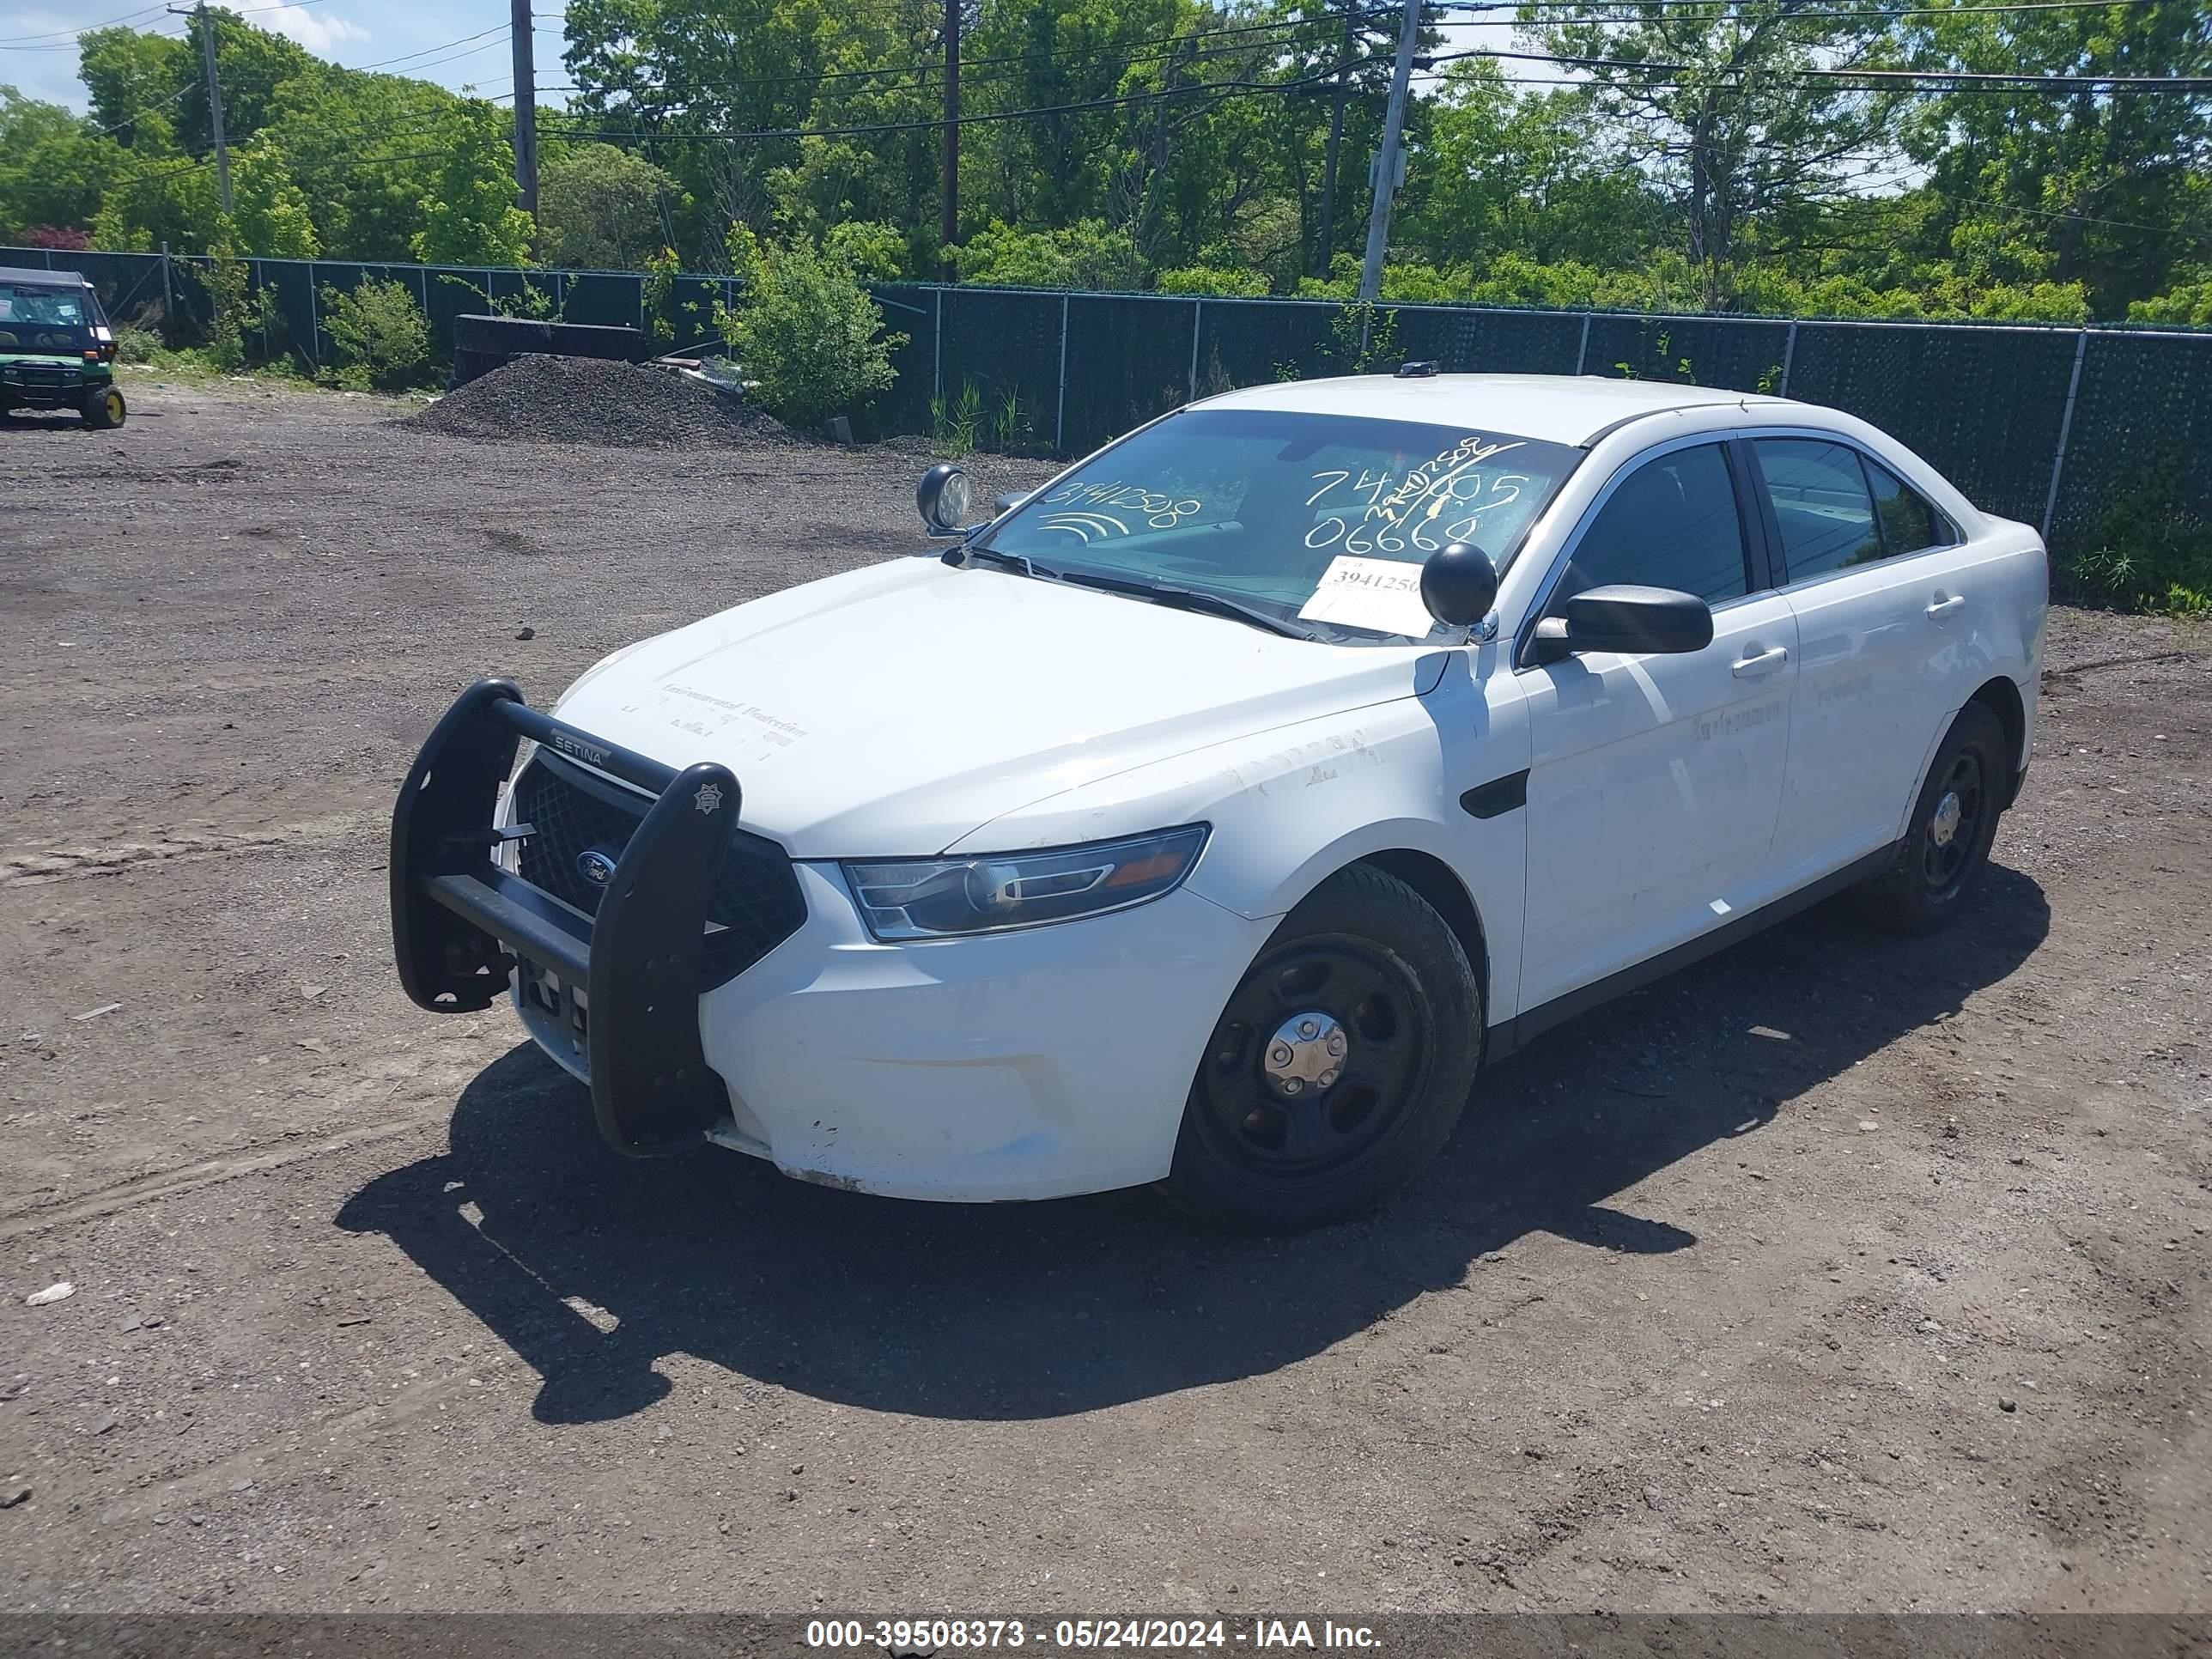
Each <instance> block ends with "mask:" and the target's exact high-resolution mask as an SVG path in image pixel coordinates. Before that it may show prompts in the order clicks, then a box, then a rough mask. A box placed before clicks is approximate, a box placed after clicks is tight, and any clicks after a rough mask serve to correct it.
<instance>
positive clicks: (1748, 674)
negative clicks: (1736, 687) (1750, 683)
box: [1735, 645, 1790, 680]
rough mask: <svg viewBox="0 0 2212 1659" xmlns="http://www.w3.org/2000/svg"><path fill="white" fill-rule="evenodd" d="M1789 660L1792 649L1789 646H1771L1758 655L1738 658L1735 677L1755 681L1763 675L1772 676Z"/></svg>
mask: <svg viewBox="0 0 2212 1659" xmlns="http://www.w3.org/2000/svg"><path fill="white" fill-rule="evenodd" d="M1789 660H1790V647H1788V646H1786V645H1777V646H1770V647H1768V648H1767V649H1765V650H1764V651H1761V652H1759V653H1757V654H1756V655H1753V656H1749V657H1738V658H1737V659H1735V677H1736V678H1738V679H1740V680H1755V679H1757V678H1759V676H1760V675H1761V674H1771V673H1772V672H1773V671H1775V670H1776V669H1778V668H1779V667H1781V666H1782V665H1783V664H1784V663H1785V662H1788V661H1789Z"/></svg>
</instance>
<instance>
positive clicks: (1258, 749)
mask: <svg viewBox="0 0 2212 1659" xmlns="http://www.w3.org/2000/svg"><path fill="white" fill-rule="evenodd" d="M1494 651H1495V647H1483V650H1482V655H1483V656H1484V657H1486V658H1487V657H1489V656H1490V655H1492V653H1494ZM1473 654H1474V653H1469V652H1466V651H1458V652H1454V653H1450V659H1449V662H1448V663H1447V664H1446V665H1445V668H1444V672H1443V675H1442V677H1441V678H1440V682H1439V684H1437V689H1436V690H1434V691H1432V692H1431V693H1430V694H1428V695H1426V696H1418V697H1404V698H1401V699H1398V700H1397V701H1395V702H1389V703H1383V704H1379V705H1374V706H1370V707H1369V708H1360V709H1355V710H1352V711H1350V712H1347V713H1345V714H1332V715H1328V716H1325V717H1321V718H1316V719H1314V720H1306V721H1303V722H1300V723H1298V724H1296V725H1292V726H1279V727H1275V728H1273V729H1272V730H1269V731H1267V732H1258V733H1255V734H1253V735H1251V736H1249V737H1244V738H1235V739H1231V740H1229V741H1225V742H1222V743H1217V744H1208V745H1206V746H1205V747H1203V748H1200V749H1195V750H1190V751H1188V752H1187V753H1185V754H1182V755H1179V756H1176V757H1171V758H1168V759H1164V760H1160V761H1157V762H1153V763H1151V764H1149V765H1146V766H1143V767H1139V768H1137V769H1133V770H1131V771H1127V772H1124V773H1121V774H1119V775H1115V776H1113V777H1110V778H1104V779H1101V780H1099V781H1097V782H1095V783H1091V784H1087V785H1083V786H1080V787H1076V788H1073V789H1070V790H1067V791H1065V792H1063V793H1060V794H1057V795H1054V796H1051V797H1048V798H1047V799H1043V800H1041V801H1038V802H1036V803H1035V804H1034V805H1030V806H1027V807H1024V808H1021V809H1019V810H1017V811H1012V812H1008V813H1006V814H1004V815H1002V816H1001V817H997V818H994V819H993V820H992V821H991V822H990V823H987V824H985V825H983V826H982V827H981V828H980V829H976V830H975V831H973V832H972V833H971V834H969V836H965V837H963V840H962V841H961V842H959V843H958V844H957V846H956V847H954V848H951V849H948V850H950V851H951V852H954V853H963V852H972V853H979V854H980V853H1000V852H1013V851H1018V850H1019V849H1021V848H1027V847H1061V846H1070V845H1074V844H1077V843H1080V842H1086V841H1097V840H1101V839H1104V838H1107V837H1109V836H1120V835H1127V834H1133V833H1136V832H1139V831H1141V830H1145V829H1165V828H1168V827H1170V826H1172V825H1175V824H1181V823H1206V824H1208V825H1210V826H1211V829H1212V834H1211V835H1210V836H1209V837H1208V839H1207V842H1206V849H1205V851H1204V852H1203V853H1202V854H1200V858H1199V861H1198V865H1197V866H1196V868H1194V870H1193V871H1192V872H1191V874H1190V877H1189V878H1188V882H1187V883H1186V885H1187V887H1188V890H1190V891H1191V892H1193V893H1195V894H1197V895H1198V896H1200V897H1202V898H1205V899H1206V900H1208V901H1210V902H1212V903H1215V904H1218V905H1220V906H1221V907H1223V908H1225V909H1228V910H1231V911H1234V912H1235V913H1236V914H1237V915H1242V916H1245V917H1247V918H1250V919H1254V920H1262V919H1266V918H1269V917H1275V916H1281V915H1285V914H1287V913H1288V912H1289V911H1290V910H1291V909H1292V908H1295V907H1296V906H1297V903H1298V902H1299V901H1300V900H1301V899H1303V898H1304V897H1305V896H1306V895H1307V894H1309V893H1310V892H1311V891H1313V890H1314V889H1315V888H1316V887H1318V886H1319V885H1320V884H1322V882H1323V881H1325V880H1326V879H1328V877H1329V876H1330V875H1332V874H1333V873H1334V872H1336V871H1338V870H1340V869H1342V868H1344V867H1345V866H1346V865H1349V864H1353V863H1356V862H1358V860H1361V859H1364V858H1368V857H1370V856H1372V855H1374V854H1379V853H1386V852H1395V851H1411V852H1414V853H1419V854H1426V855H1427V856H1429V857H1431V858H1433V859H1435V860H1437V861H1438V862H1440V863H1441V864H1443V866H1446V867H1447V868H1448V869H1449V871H1450V872H1452V873H1453V875H1454V876H1455V877H1456V878H1458V880H1459V882H1460V884H1462V887H1464V888H1465V890H1467V894H1468V898H1469V899H1470V900H1471V902H1473V905H1474V910H1475V914H1476V917H1477V920H1478V923H1479V925H1480V928H1481V929H1482V933H1483V936H1484V939H1485V940H1486V943H1487V945H1488V949H1489V954H1490V958H1491V960H1490V963H1489V964H1488V969H1489V971H1488V975H1487V980H1488V982H1489V984H1490V986H1491V997H1492V1009H1491V1018H1492V1020H1496V1019H1498V1018H1507V1017H1510V1014H1511V1013H1512V1012H1514V1005H1515V1003H1516V1000H1517V981H1518V977H1519V964H1520V959H1521V946H1520V932H1521V906H1522V885H1523V883H1524V880H1525V878H1526V874H1527V842H1526V829H1525V823H1526V818H1527V813H1526V811H1525V810H1523V809H1522V807H1521V806H1520V805H1519V804H1518V801H1517V799H1515V790H1516V785H1518V784H1522V783H1525V781H1526V773H1527V769H1528V757H1529V752H1530V750H1529V740H1528V726H1527V720H1526V713H1525V708H1524V706H1523V704H1522V700H1521V698H1520V696H1519V693H1518V690H1517V688H1516V687H1515V686H1514V685H1513V684H1512V677H1511V676H1510V675H1505V676H1503V677H1498V676H1485V675H1483V674H1482V673H1481V670H1482V669H1483V668H1484V667H1486V666H1487V664H1486V663H1477V662H1471V660H1470V659H1471V657H1472V656H1473ZM1501 678H1502V680H1503V682H1504V684H1497V682H1498V680H1499V679H1501ZM1463 796H1471V797H1474V805H1471V806H1470V805H1462V797H1463ZM1482 966H1483V964H1480V963H1478V964H1477V967H1478V969H1480V968H1481V967H1482Z"/></svg>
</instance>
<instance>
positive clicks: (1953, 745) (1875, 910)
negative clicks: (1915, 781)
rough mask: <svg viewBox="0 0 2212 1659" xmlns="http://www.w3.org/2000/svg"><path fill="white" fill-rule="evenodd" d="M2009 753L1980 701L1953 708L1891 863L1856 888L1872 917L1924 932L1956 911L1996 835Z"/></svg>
mask: <svg viewBox="0 0 2212 1659" xmlns="http://www.w3.org/2000/svg"><path fill="white" fill-rule="evenodd" d="M2011 752H2012V746H2011V744H2009V743H2008V742H2007V741H2006V738H2005V732H2004V726H2002V724H2001V723H2000V722H1999V721H1998V720H1997V717H1996V715H1995V714H1992V713H1990V710H1989V708H1988V707H1987V706H1986V705H1985V704H1983V703H1979V702H1970V703H1968V704H1967V705H1966V707H1965V708H1962V709H1960V711H1959V717H1958V719H1956V720H1953V721H1952V722H1951V729H1950V730H1949V731H1948V732H1945V733H1944V734H1943V742H1942V747H1940V748H1939V749H1937V750H1936V761H1935V763H1934V764H1933V765H1932V766H1930V767H1929V769H1928V776H1927V778H1926V780H1925V781H1923V783H1922V784H1921V786H1920V798H1919V799H1917V800H1916V801H1915V802H1914V803H1913V805H1912V820H1911V823H1909V824H1908V825H1907V826H1906V828H1905V840H1904V842H1903V843H1902V844H1901V845H1900V846H1899V848H1898V852H1897V859H1896V861H1895V862H1894V863H1893V864H1892V865H1891V866H1890V867H1889V868H1888V869H1887V870H1886V871H1884V872H1882V873H1881V875H1879V876H1877V877H1875V878H1874V879H1873V880H1872V881H1870V882H1869V883H1868V884H1867V885H1866V887H1865V888H1864V890H1863V892H1864V896H1865V901H1866V908H1867V910H1868V912H1869V915H1871V916H1872V917H1873V919H1874V920H1875V921H1876V922H1878V923H1880V924H1881V926H1883V927H1887V928H1889V929H1890V930H1891V931H1892V932H1893V933H1934V932H1935V931H1936V929H1937V928H1939V927H1942V926H1943V925H1944V924H1945V923H1947V922H1948V921H1950V920H1951V918H1952V917H1953V916H1954V915H1957V914H1958V913H1959V910H1960V903H1961V902H1962V901H1963V900H1964V899H1965V898H1966V895H1967V893H1968V892H1969V891H1971V890H1972V887H1973V884H1974V881H1975V878H1977V877H1978V876H1979V875H1980V874H1981V872H1982V867H1983V866H1984V865H1985V864H1987V863H1988V862H1989V857H1990V842H1992V841H1994V840H1996V833H1997V814H1998V813H1999V811H2002V808H2003V803H2004V799H2005V794H2006V791H2007V788H2008V785H2009V784H2010V782H2011V774H2010V773H2009V771H2008V766H2009V764H2010V760H2011Z"/></svg>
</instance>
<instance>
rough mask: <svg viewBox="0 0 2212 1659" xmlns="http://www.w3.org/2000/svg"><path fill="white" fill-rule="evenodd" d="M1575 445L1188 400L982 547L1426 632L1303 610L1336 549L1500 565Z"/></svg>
mask: <svg viewBox="0 0 2212 1659" xmlns="http://www.w3.org/2000/svg"><path fill="white" fill-rule="evenodd" d="M1579 458H1580V452H1579V451H1577V450H1575V449H1572V448H1570V447H1566V446H1565V445H1561V444H1553V443H1545V442H1541V441H1538V440H1535V439H1531V438H1523V437H1519V436H1516V435H1512V434H1510V433H1498V432H1487V431H1481V430H1469V429H1467V428H1452V427H1445V426H1438V425H1435V424H1432V423H1429V422H1407V421H1383V420H1372V419H1358V418H1351V417H1346V416H1334V415H1324V414H1316V413H1301V412H1285V411H1281V410H1237V409H1194V410H1187V411H1185V412H1183V413H1182V414H1178V415H1172V416H1169V417H1168V418H1167V419H1166V420H1164V421H1161V422H1157V423H1156V424H1154V425H1152V426H1151V427H1148V428H1145V429H1144V430H1142V431H1140V432H1139V433H1136V434H1135V435H1133V436H1131V437H1129V438H1127V439H1126V440H1124V441H1122V442H1121V443H1120V444H1117V445H1115V447H1112V448H1110V449H1109V450H1107V451H1105V452H1104V453H1102V454H1100V455H1098V456H1097V457H1096V458H1094V459H1092V460H1091V461H1090V462H1089V463H1087V464H1086V465H1082V466H1079V467H1078V468H1077V469H1075V471H1072V472H1070V473H1067V474H1066V475H1065V476H1063V477H1060V478H1058V479H1056V480H1054V482H1053V483H1051V484H1049V485H1048V486H1047V487H1046V488H1045V489H1043V490H1042V492H1041V493H1040V494H1038V495H1035V496H1033V497H1031V498H1030V501H1027V502H1026V503H1024V505H1023V506H1022V507H1020V508H1019V509H1018V511H1016V512H1015V513H1013V514H1012V515H1011V516H1010V517H1009V518H1008V519H1007V520H1006V521H1005V522H1004V523H1002V524H1000V525H999V526H997V527H996V528H994V530H992V531H991V532H989V533H988V535H987V538H985V539H984V540H983V541H982V542H981V543H980V544H979V545H980V546H981V547H983V548H985V549H987V550H990V551H993V552H998V553H1002V554H1007V555H1012V556H1019V557H1020V558H1023V559H1026V560H1029V561H1030V562H1032V563H1034V564H1035V565H1036V567H1037V568H1040V569H1046V570H1053V571H1064V572H1067V573H1070V574H1084V573H1088V574H1095V575H1098V576H1101V577H1111V578H1114V579H1115V580H1117V581H1121V582H1134V583H1139V584H1142V585H1143V586H1146V587H1148V588H1152V589H1155V590H1158V589H1164V588H1184V589H1189V590H1193V591H1195V592H1205V593H1211V594H1214V595H1217V596H1219V597H1222V598H1225V599H1234V600H1236V601H1237V603H1238V604H1240V605H1246V606H1248V607H1250V608H1253V609H1255V610H1257V611H1261V612H1263V613H1265V614H1266V615H1267V616H1270V617H1278V618H1280V619H1283V620H1285V621H1286V622H1292V623H1297V631H1298V632H1301V633H1308V634H1311V635H1314V636H1315V637H1317V638H1326V639H1331V640H1340V641H1358V642H1365V643H1388V642H1390V641H1393V640H1396V639H1403V638H1407V637H1422V636H1425V623H1423V622H1422V620H1421V616H1420V614H1419V613H1417V612H1401V614H1400V616H1399V617H1398V618H1397V620H1398V621H1399V622H1400V623H1402V627H1401V628H1396V629H1394V628H1392V627H1389V626H1385V625H1383V624H1382V623H1380V622H1376V623H1372V624H1370V625H1367V626H1360V625H1358V624H1355V623H1350V622H1347V621H1346V620H1345V619H1343V618H1342V617H1339V616H1332V617H1329V618H1328V620H1327V621H1325V622H1324V621H1321V620H1317V619H1315V618H1313V617H1306V618H1304V619H1301V618H1300V617H1299V612H1300V611H1301V609H1302V608H1303V607H1304V606H1305V605H1306V604H1307V602H1308V601H1309V600H1310V599H1312V598H1313V597H1314V594H1315V592H1316V588H1317V587H1319V586H1321V585H1322V582H1323V580H1324V579H1325V578H1329V579H1330V580H1336V578H1330V576H1329V573H1330V571H1331V568H1332V565H1333V564H1334V562H1335V561H1337V560H1340V559H1344V558H1355V559H1378V560H1397V561H1401V562H1407V563H1413V564H1418V563H1419V562H1421V561H1422V560H1424V559H1425V558H1427V557H1428V556H1429V555H1430V554H1431V553H1434V552H1436V551H1437V550H1438V549H1440V548H1442V547H1443V546H1445V545H1447V544H1449V543H1452V542H1469V543H1473V544H1474V545H1476V546H1478V547H1480V548H1481V549H1482V550H1484V551H1485V552H1486V553H1488V554H1489V555H1490V556H1492V558H1493V559H1495V560H1497V561H1498V562H1499V564H1500V565H1501V567H1502V566H1503V564H1504V562H1505V561H1506V559H1507V558H1508V557H1509V556H1510V554H1511V553H1512V551H1513V550H1514V549H1515V548H1516V546H1517V545H1518V544H1519V541H1520V538H1521V536H1522V532H1524V531H1525V530H1526V529H1527V528H1528V525H1529V523H1530V522H1531V521H1532V520H1534V517H1535V515H1536V513H1538V512H1540V511H1541V509H1542V507H1543V506H1544V504H1545V503H1546V502H1547V501H1549V500H1550V499H1551V496H1552V495H1553V492H1554V491H1555V490H1556V489H1558V487H1559V483H1561V481H1562V480H1564V479H1565V477H1566V475H1567V474H1568V472H1569V471H1571V470H1572V468H1573V465H1574V464H1575V462H1576V461H1577V459H1579ZM1341 574H1342V573H1341V571H1340V572H1339V577H1340V576H1341ZM1407 629H1411V630H1414V631H1413V632H1411V633H1408V632H1407V631H1406V630H1407Z"/></svg>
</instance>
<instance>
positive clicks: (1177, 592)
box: [1060, 570, 1316, 640]
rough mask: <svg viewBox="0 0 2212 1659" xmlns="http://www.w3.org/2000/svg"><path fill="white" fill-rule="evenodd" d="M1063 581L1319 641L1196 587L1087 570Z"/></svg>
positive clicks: (1072, 573) (1070, 573) (1070, 574)
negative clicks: (1132, 579)
mask: <svg viewBox="0 0 2212 1659" xmlns="http://www.w3.org/2000/svg"><path fill="white" fill-rule="evenodd" d="M1060 580H1062V581H1067V582H1074V583H1077V584H1079V585H1080V586H1085V587H1097V588H1102V589H1103V590H1104V591H1105V592H1109V593H1127V594H1131V595H1133V596H1134V597H1135V598H1137V599H1150V600H1151V601H1152V603H1153V604H1155V605H1167V606H1170V608H1172V609H1174V610H1176V611H1205V612H1206V614H1208V615H1209V616H1215V617H1229V618H1231V620H1232V621H1236V622H1241V623H1250V624H1251V625H1252V626H1253V627H1255V628H1259V629H1266V630H1267V632H1268V633H1270V634H1279V635H1282V636H1283V638H1285V639H1286V640H1311V639H1313V638H1315V637H1316V635H1313V634H1311V633H1309V632H1308V631H1307V630H1306V629H1303V628H1297V627H1294V626H1292V625H1291V623H1286V622H1285V621H1284V620H1283V619H1282V618H1281V617H1271V616H1269V615H1268V614H1267V612H1266V611H1260V610H1255V608H1253V607H1252V606H1251V605H1239V604H1238V603H1237V601H1236V600H1235V599H1224V598H1222V597H1221V595H1220V594H1218V593H1208V592H1205V591H1204V590H1203V589H1200V588H1196V587H1163V586H1158V585H1156V584H1154V583H1152V582H1139V581H1128V580H1122V579H1121V578H1118V577H1115V576H1099V575H1094V574H1091V572H1089V571H1087V570H1069V571H1065V572H1063V573H1062V574H1061V576H1060Z"/></svg>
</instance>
